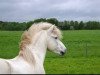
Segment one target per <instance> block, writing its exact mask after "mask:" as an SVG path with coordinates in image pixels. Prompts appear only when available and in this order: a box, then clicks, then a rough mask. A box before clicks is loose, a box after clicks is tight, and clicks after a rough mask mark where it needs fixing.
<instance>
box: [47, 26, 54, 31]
mask: <svg viewBox="0 0 100 75" xmlns="http://www.w3.org/2000/svg"><path fill="white" fill-rule="evenodd" d="M53 30H54V25H52V26H51V27H50V28H49V29H48V30H47V31H48V32H49V33H52V32H53Z"/></svg>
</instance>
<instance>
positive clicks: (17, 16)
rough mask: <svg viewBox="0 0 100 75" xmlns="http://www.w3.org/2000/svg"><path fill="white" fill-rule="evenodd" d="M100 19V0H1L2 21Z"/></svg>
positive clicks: (0, 14)
mask: <svg viewBox="0 0 100 75" xmlns="http://www.w3.org/2000/svg"><path fill="white" fill-rule="evenodd" d="M38 18H57V19H58V20H60V21H64V20H74V21H81V20H82V21H89V20H95V21H100V0H0V21H16V22H26V21H32V20H34V19H38Z"/></svg>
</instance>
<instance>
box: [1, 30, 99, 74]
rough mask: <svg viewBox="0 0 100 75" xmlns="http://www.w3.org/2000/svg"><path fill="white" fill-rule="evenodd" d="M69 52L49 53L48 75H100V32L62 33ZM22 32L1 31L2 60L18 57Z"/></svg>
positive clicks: (46, 62) (47, 61)
mask: <svg viewBox="0 0 100 75" xmlns="http://www.w3.org/2000/svg"><path fill="white" fill-rule="evenodd" d="M62 32H63V39H62V41H63V43H64V44H65V45H66V47H67V49H68V51H67V53H66V54H65V55H64V56H59V55H57V54H55V53H52V52H47V55H46V59H45V63H44V67H45V70H46V73H47V74H62V73H63V74H100V30H75V31H74V30H72V31H62ZM22 33H23V32H21V31H0V58H13V57H15V56H16V55H18V52H19V43H20V37H21V35H22Z"/></svg>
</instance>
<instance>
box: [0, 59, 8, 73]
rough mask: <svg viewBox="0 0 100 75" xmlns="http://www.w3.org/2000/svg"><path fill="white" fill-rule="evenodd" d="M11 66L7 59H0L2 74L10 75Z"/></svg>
mask: <svg viewBox="0 0 100 75" xmlns="http://www.w3.org/2000/svg"><path fill="white" fill-rule="evenodd" d="M9 73H10V64H9V62H7V61H6V60H5V59H0V74H9Z"/></svg>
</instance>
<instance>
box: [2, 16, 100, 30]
mask: <svg viewBox="0 0 100 75" xmlns="http://www.w3.org/2000/svg"><path fill="white" fill-rule="evenodd" d="M39 22H48V23H51V24H55V25H56V26H58V27H59V28H60V29H62V30H83V29H84V30H96V29H98V30H99V29H100V22H97V21H88V22H83V21H80V22H79V21H66V20H65V21H58V20H57V19H56V18H49V19H46V18H40V19H35V20H33V21H29V22H22V23H19V22H3V21H0V30H8V31H23V30H26V29H28V28H29V27H30V26H31V25H32V24H34V23H39Z"/></svg>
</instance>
